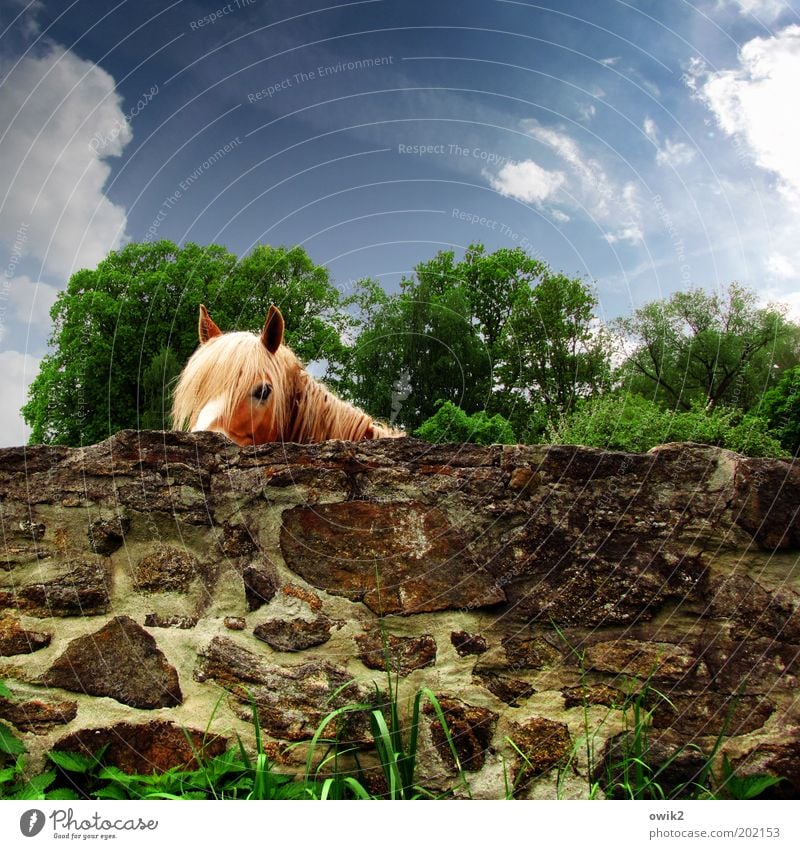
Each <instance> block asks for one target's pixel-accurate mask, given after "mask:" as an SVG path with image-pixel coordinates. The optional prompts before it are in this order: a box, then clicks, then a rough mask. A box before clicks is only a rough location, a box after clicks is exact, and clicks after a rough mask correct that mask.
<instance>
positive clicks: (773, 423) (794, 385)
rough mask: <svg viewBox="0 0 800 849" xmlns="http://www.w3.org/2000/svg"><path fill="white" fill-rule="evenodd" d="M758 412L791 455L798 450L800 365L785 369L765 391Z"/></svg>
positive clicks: (799, 438)
mask: <svg viewBox="0 0 800 849" xmlns="http://www.w3.org/2000/svg"><path fill="white" fill-rule="evenodd" d="M759 412H760V413H761V414H763V416H764V417H765V419H766V420H767V422H768V424H769V426H770V427H771V428H772V429H773V431H774V432H775V434H776V436H777V437H778V439H779V440H780V442H781V445H783V447H784V448H785V449H786V450H787V451H788V452H789V453H790V454H792V455H794V456H796V455H797V454H798V452H800V366H795V367H794V368H791V369H787V370H786V371H785V372H783V374H782V375H781V378H780V380H779V381H778V383H777V384H776V385H775V386H774V387H773V388H772V389H770V390H769V391H768V392H767V393H765V395H764V398H763V401H762V404H761V406H760V407H759Z"/></svg>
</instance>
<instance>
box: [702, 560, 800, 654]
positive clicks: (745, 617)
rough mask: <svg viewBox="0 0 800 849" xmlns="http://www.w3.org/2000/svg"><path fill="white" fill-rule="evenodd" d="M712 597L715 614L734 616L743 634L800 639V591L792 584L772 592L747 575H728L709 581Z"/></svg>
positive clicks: (711, 604)
mask: <svg viewBox="0 0 800 849" xmlns="http://www.w3.org/2000/svg"><path fill="white" fill-rule="evenodd" d="M708 599H709V606H710V608H711V613H712V615H713V616H714V617H715V618H717V619H732V620H733V621H734V622H736V624H737V626H738V628H737V629H736V630H737V633H738V634H740V635H741V636H742V637H747V638H749V637H752V636H753V634H757V635H759V636H762V637H775V638H777V639H780V640H782V641H794V642H800V595H798V594H797V593H795V592H792V591H791V590H790V589H789V588H788V587H781V588H780V589H777V590H774V591H772V592H770V591H769V590H767V589H765V588H764V587H763V586H761V584H759V583H757V582H756V581H754V580H753V579H752V578H750V577H749V576H747V575H739V574H732V575H725V576H720V577H716V578H715V579H714V580H713V581H710V582H709V588H708Z"/></svg>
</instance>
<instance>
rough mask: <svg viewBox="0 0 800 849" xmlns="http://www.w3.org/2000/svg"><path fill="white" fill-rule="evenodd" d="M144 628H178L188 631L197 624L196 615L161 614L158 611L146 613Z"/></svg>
mask: <svg viewBox="0 0 800 849" xmlns="http://www.w3.org/2000/svg"><path fill="white" fill-rule="evenodd" d="M144 624H145V627H146V628H178V629H180V630H182V631H188V630H189V629H190V628H194V627H195V625H197V617H196V616H161V615H160V614H158V613H148V614H147V615H146V616H145V617H144Z"/></svg>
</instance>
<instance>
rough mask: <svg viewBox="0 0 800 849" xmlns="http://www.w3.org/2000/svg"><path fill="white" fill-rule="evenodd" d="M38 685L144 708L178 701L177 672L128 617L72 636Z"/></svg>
mask: <svg viewBox="0 0 800 849" xmlns="http://www.w3.org/2000/svg"><path fill="white" fill-rule="evenodd" d="M40 683H42V684H44V685H46V686H49V687H61V688H63V689H65V690H71V691H73V692H77V693H87V694H89V695H92V696H108V697H109V698H112V699H116V700H117V701H118V702H121V703H122V704H125V705H130V706H131V707H136V708H144V709H148V710H152V709H155V708H161V707H174V706H175V705H179V704H181V702H182V701H183V696H182V694H181V689H180V685H179V684H178V673H177V672H176V671H175V669H174V668H173V667H172V666H171V665H170V664H169V663H168V662H167V660H166V658H165V657H164V655H163V654H162V652H161V651H160V649H159V648H158V645H157V643H156V641H155V640H154V639H153V637H152V636H150V634H148V633H147V631H145V630H144V629H143V628H142V627H140V626H139V625H137V624H136V622H134V621H133V619H131V618H130V617H129V616H117V617H115V618H114V619H112V620H111V621H110V622H108V624H106V625H104V626H103V627H102V628H101V629H100V630H99V631H95V632H94V633H93V634H87V635H86V636H84V637H77V638H76V639H74V640H72V642H70V644H69V645H68V646H67V649H66V651H65V652H64V653H63V654H62V655H61V656H60V657H58V658H57V659H56V660H55V662H54V663H53V665H52V666H51V667H50V669H48V671H47V672H45V674H44V675H42V677H41V679H40Z"/></svg>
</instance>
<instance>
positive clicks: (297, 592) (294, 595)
mask: <svg viewBox="0 0 800 849" xmlns="http://www.w3.org/2000/svg"><path fill="white" fill-rule="evenodd" d="M281 595H283V596H284V597H285V598H286V599H297V600H298V601H302V602H304V603H305V604H307V605H308V606H309V607H310V608H311V610H313V611H314V612H315V613H316V612H318V611H320V610H322V599H320V597H319V596H318V595H317V594H316V593H314V592H312V591H311V590H308V589H306V588H305V587H301V586H299V585H298V584H284V585H283V586H282V587H281Z"/></svg>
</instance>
